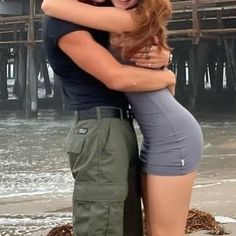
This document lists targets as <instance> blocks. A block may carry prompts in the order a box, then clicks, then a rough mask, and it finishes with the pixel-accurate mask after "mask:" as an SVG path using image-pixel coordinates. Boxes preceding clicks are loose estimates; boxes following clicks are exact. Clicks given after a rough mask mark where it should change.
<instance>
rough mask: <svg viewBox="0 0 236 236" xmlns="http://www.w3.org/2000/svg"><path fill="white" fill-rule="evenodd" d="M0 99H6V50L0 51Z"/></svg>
mask: <svg viewBox="0 0 236 236" xmlns="http://www.w3.org/2000/svg"><path fill="white" fill-rule="evenodd" d="M0 68H1V70H0V100H7V99H8V89H7V52H6V50H1V51H0Z"/></svg>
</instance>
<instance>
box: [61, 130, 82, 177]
mask: <svg viewBox="0 0 236 236" xmlns="http://www.w3.org/2000/svg"><path fill="white" fill-rule="evenodd" d="M85 139H86V135H81V134H77V133H72V134H69V135H68V137H67V140H66V146H65V151H66V153H67V155H68V158H69V164H70V169H71V172H72V175H73V177H74V178H75V179H77V178H78V177H79V176H80V175H81V174H80V172H81V166H82V163H83V162H84V161H85V160H83V159H84V158H83V149H84V145H85Z"/></svg>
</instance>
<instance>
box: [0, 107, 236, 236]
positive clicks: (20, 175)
mask: <svg viewBox="0 0 236 236" xmlns="http://www.w3.org/2000/svg"><path fill="white" fill-rule="evenodd" d="M235 117H236V114H234V113H231V114H212V113H208V114H207V113H204V114H198V115H197V119H198V120H199V122H200V125H201V127H202V130H203V133H204V139H205V143H204V155H203V157H202V162H201V166H200V170H199V173H198V176H197V181H196V183H195V186H194V188H207V187H209V186H212V185H218V184H223V183H225V182H235V183H236V119H235ZM71 124H72V115H71V114H69V115H60V116H59V115H58V114H57V113H56V112H55V111H53V110H42V111H40V112H39V116H38V118H37V119H32V120H25V117H24V114H22V113H20V112H17V113H15V112H2V111H0V235H1V236H13V235H14V236H23V235H24V236H28V235H31V234H32V233H33V232H35V231H37V230H39V229H46V228H48V227H53V226H55V225H58V224H62V223H65V222H71V213H70V212H56V211H55V212H42V211H40V210H37V209H31V210H29V212H30V213H27V211H23V212H22V213H21V212H19V210H17V211H16V212H14V209H13V210H12V209H11V211H10V210H7V209H8V207H7V206H8V204H13V203H16V204H17V203H21V202H22V203H25V202H26V203H27V204H28V207H29V208H30V207H31V205H30V202H31V201H34V200H35V199H37V201H40V199H41V200H42V201H43V200H44V199H50V201H52V202H53V201H56V200H57V199H60V198H61V199H70V198H71V195H72V188H73V179H72V176H71V174H70V171H69V166H68V161H67V158H66V155H65V152H64V149H63V148H64V147H63V146H64V141H65V138H66V135H67V132H68V131H69V128H70V125H71ZM135 126H136V130H137V134H138V139H139V142H141V139H142V137H141V134H140V132H139V130H138V127H137V125H136V124H135ZM4 209H6V210H4ZM17 209H18V208H17Z"/></svg>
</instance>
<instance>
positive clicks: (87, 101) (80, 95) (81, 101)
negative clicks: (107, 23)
mask: <svg viewBox="0 0 236 236" xmlns="http://www.w3.org/2000/svg"><path fill="white" fill-rule="evenodd" d="M74 31H88V32H89V33H90V34H91V35H92V37H93V38H94V40H95V41H96V42H98V43H99V44H100V45H102V46H104V47H107V46H108V33H106V32H103V31H98V30H93V29H89V28H85V27H82V26H78V25H75V24H72V23H69V22H65V21H62V20H59V19H56V18H52V17H45V18H44V22H43V39H44V45H45V51H46V54H47V56H48V60H49V63H50V65H51V67H52V69H53V70H54V72H55V73H56V74H57V75H59V76H60V78H61V82H62V89H63V93H64V96H65V99H66V105H67V107H68V108H69V109H72V110H84V109H89V108H92V107H95V106H116V107H121V108H124V109H126V108H127V100H126V98H125V97H124V95H123V94H122V93H119V92H115V91H112V90H110V89H108V88H107V87H106V86H105V85H104V84H103V83H101V82H100V81H99V80H97V79H95V78H94V77H93V76H91V75H90V74H88V73H87V72H85V71H84V70H82V69H81V68H80V67H79V66H78V65H76V64H75V63H74V62H73V61H72V60H71V59H70V58H69V57H68V56H67V55H66V54H65V53H64V52H63V51H62V50H61V49H60V48H59V46H58V41H59V39H60V38H61V37H63V36H65V35H66V34H69V33H71V32H74ZM81 53H82V52H81ZM96 56H97V55H96V54H95V53H94V57H96ZM98 60H99V58H98Z"/></svg>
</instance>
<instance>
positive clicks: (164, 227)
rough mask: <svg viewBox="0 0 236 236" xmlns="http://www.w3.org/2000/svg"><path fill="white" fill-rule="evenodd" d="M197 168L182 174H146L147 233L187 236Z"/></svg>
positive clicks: (162, 235) (159, 235)
mask: <svg viewBox="0 0 236 236" xmlns="http://www.w3.org/2000/svg"><path fill="white" fill-rule="evenodd" d="M195 176H196V172H192V173H190V174H186V175H181V176H156V175H146V178H145V182H144V186H142V187H143V188H144V189H145V191H144V202H145V204H144V205H145V207H146V212H147V215H148V222H149V224H148V225H149V226H150V229H149V234H148V236H184V235H185V233H184V231H185V224H186V219H187V215H188V210H189V204H190V198H191V193H192V186H193V182H194V179H195Z"/></svg>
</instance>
